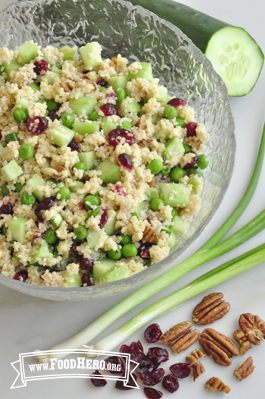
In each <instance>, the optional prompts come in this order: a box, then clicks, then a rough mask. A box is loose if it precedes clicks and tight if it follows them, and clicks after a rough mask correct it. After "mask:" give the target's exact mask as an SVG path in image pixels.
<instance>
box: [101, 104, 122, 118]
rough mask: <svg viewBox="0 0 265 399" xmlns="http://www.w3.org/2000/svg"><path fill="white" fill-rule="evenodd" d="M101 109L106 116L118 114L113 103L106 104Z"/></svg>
mask: <svg viewBox="0 0 265 399" xmlns="http://www.w3.org/2000/svg"><path fill="white" fill-rule="evenodd" d="M100 109H101V111H102V112H103V114H104V115H105V116H111V115H118V110H117V108H116V107H115V105H113V104H104V105H102V107H101V108H100Z"/></svg>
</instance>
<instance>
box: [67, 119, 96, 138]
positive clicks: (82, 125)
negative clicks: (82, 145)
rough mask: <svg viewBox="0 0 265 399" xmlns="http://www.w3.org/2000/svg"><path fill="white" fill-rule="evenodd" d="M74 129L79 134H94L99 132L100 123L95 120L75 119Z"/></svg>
mask: <svg viewBox="0 0 265 399" xmlns="http://www.w3.org/2000/svg"><path fill="white" fill-rule="evenodd" d="M73 130H74V131H75V132H77V133H79V134H82V135H85V134H93V133H96V132H99V124H98V123H94V122H90V121H87V122H80V121H77V120H75V121H74V124H73Z"/></svg>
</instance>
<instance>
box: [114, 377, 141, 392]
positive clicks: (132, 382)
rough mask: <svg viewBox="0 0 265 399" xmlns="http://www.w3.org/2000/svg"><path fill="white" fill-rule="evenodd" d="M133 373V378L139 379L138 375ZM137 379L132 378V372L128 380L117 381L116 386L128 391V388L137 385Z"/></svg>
mask: <svg viewBox="0 0 265 399" xmlns="http://www.w3.org/2000/svg"><path fill="white" fill-rule="evenodd" d="M132 375H133V378H134V379H135V381H137V377H136V375H135V374H132ZM135 381H134V380H133V379H132V376H131V374H130V375H129V380H128V382H125V381H117V382H116V384H115V388H117V389H120V390H121V391H127V390H128V389H133V387H136V384H135ZM125 384H128V385H130V386H129V387H128V386H126V385H125Z"/></svg>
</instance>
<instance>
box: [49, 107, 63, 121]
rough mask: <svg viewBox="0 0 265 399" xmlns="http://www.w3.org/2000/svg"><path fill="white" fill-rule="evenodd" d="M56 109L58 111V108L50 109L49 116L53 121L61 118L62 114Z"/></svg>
mask: <svg viewBox="0 0 265 399" xmlns="http://www.w3.org/2000/svg"><path fill="white" fill-rule="evenodd" d="M56 111H57V110H56V109H53V110H52V111H50V112H49V113H48V117H49V118H50V119H51V120H52V121H55V119H57V120H59V119H60V116H59V115H58V114H57V112H56Z"/></svg>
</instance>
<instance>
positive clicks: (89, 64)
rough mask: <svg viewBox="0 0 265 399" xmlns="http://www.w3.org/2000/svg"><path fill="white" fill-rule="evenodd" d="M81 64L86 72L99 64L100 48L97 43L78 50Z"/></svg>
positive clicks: (100, 59)
mask: <svg viewBox="0 0 265 399" xmlns="http://www.w3.org/2000/svg"><path fill="white" fill-rule="evenodd" d="M80 55H81V59H82V62H83V64H84V66H85V68H86V69H87V70H91V69H93V68H94V67H97V66H99V65H100V64H101V62H102V58H101V46H100V44H99V43H97V42H91V43H88V44H86V45H85V46H83V47H81V48H80Z"/></svg>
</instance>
